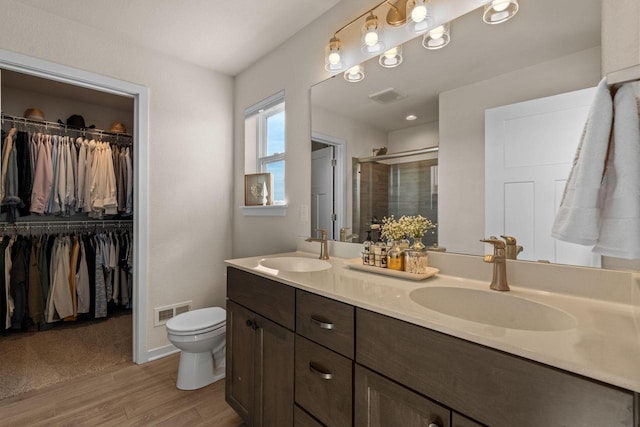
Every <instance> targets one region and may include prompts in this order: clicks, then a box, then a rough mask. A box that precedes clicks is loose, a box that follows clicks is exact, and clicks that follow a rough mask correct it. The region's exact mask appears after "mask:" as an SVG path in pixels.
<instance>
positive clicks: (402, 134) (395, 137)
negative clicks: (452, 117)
mask: <svg viewBox="0 0 640 427" xmlns="http://www.w3.org/2000/svg"><path fill="white" fill-rule="evenodd" d="M439 138H440V137H439V134H438V122H432V123H425V124H423V125H418V126H411V127H408V128H404V129H399V130H394V131H391V132H389V135H388V142H387V147H388V148H389V153H397V152H399V151H409V150H417V149H420V148H427V147H435V146H437V145H438V140H439Z"/></svg>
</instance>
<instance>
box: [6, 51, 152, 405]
mask: <svg viewBox="0 0 640 427" xmlns="http://www.w3.org/2000/svg"><path fill="white" fill-rule="evenodd" d="M147 96H148V95H147V89H146V88H144V87H141V86H138V85H133V84H130V83H127V82H121V81H117V80H113V79H110V78H107V77H104V76H100V75H94V74H91V73H87V72H84V71H81V70H75V69H72V68H68V67H64V66H60V65H58V64H53V63H48V62H46V61H41V60H37V59H34V58H29V57H25V56H22V55H17V54H13V53H10V52H5V51H0V107H1V110H2V134H3V135H2V141H1V143H0V159H1V160H2V162H0V168H1V169H0V170H1V171H2V172H4V174H2V173H0V196H1V197H2V200H0V202H2V205H1V206H0V236H2V240H0V255H1V257H0V258H3V260H4V261H5V262H4V265H0V273H2V274H3V275H4V278H5V281H4V282H5V286H4V289H0V290H2V291H4V292H5V294H4V298H0V307H1V309H0V315H2V316H0V317H2V318H0V324H1V325H0V326H1V327H0V342H2V344H1V345H0V353H5V356H7V355H8V356H9V357H18V358H20V361H21V364H22V365H21V366H22V371H20V370H17V372H15V371H14V372H13V374H14V376H15V378H14V382H13V385H12V384H11V377H10V376H7V375H5V374H4V373H2V377H3V382H5V383H7V382H9V387H12V386H14V390H9V391H8V393H9V395H12V394H17V393H20V392H23V391H28V390H30V389H33V388H39V387H40V386H43V385H47V384H49V383H52V382H59V381H61V380H65V379H70V378H72V377H74V376H76V375H78V374H82V370H83V369H84V370H85V372H93V371H95V370H100V369H105V368H108V366H112V365H113V364H116V363H121V362H124V361H134V362H136V363H143V362H146V361H147V360H148V355H147V353H146V348H145V347H146V321H145V310H144V307H146V300H145V299H146V280H141V279H143V278H146V271H145V265H146V262H141V261H142V260H145V261H146V235H147V232H146V225H143V224H146V208H147V207H146V204H144V199H143V198H142V197H140V194H145V193H146V186H147V182H146V179H145V178H144V176H145V175H146V161H147V157H146V144H147V138H146V137H147V132H146V127H147V116H148V112H147V105H148V104H147ZM43 116H44V117H43ZM83 122H84V123H83ZM12 130H13V131H12ZM8 137H9V139H8V140H7V138H8ZM9 141H10V142H9ZM47 143H48V144H50V146H51V150H49V151H48V150H47V149H46V148H42V147H43V145H44V146H46V144H47ZM14 144H15V145H14ZM38 144H40V145H38ZM85 144H86V146H84V145H85ZM83 146H84V147H83ZM38 147H40V150H41V152H39V151H38ZM53 147H55V149H54V148H53ZM83 148H85V149H83ZM89 152H90V153H91V155H92V157H91V158H87V157H86V156H87V155H88V153H89ZM42 153H48V155H49V157H47V154H44V158H45V159H46V161H47V162H49V163H47V162H45V161H43V160H42V159H41V158H40V154H42ZM83 156H85V157H83ZM39 158H40V162H38V159H39ZM15 165H17V166H18V167H17V168H16V167H15ZM3 166H4V167H3ZM32 166H33V167H32ZM16 169H17V170H16ZM25 169H29V170H28V171H26V172H25ZM140 169H143V170H142V171H141V170H140ZM43 170H44V171H47V172H46V173H45V178H42V173H43V172H42V171H43ZM16 172H17V173H16ZM105 174H106V175H105ZM36 175H37V176H36ZM82 178H86V179H84V182H83V179H82ZM37 179H39V180H40V181H37ZM49 181H51V191H50V192H49V193H48V194H49V197H48V198H46V200H44V199H45V196H43V195H42V191H41V189H40V187H42V183H43V182H44V183H47V185H48V182H49ZM85 182H87V183H89V182H91V188H88V189H87V191H86V192H84V193H83V192H82V191H81V190H82V189H84V188H87V187H86V186H84V183H85ZM35 187H38V190H37V191H35V192H34V188H35ZM45 187H46V185H45ZM100 191H104V192H103V193H100ZM34 196H35V197H34ZM87 199H88V200H87ZM141 225H142V226H141ZM141 244H142V245H141ZM7 248H9V250H7ZM141 249H142V251H141ZM0 264H3V263H1V262H0ZM21 266H22V267H24V268H21ZM23 273H24V274H23ZM35 277H38V278H39V279H40V280H39V283H38V284H36V285H32V286H31V291H32V292H29V289H30V287H29V284H30V281H34V278H35ZM0 282H2V281H1V280H0ZM45 282H48V283H47V286H46V287H43V286H42V284H43V283H45ZM0 288H3V286H0ZM34 288H36V289H40V291H39V293H38V292H34ZM38 296H39V297H38ZM69 296H71V298H69ZM30 340H31V341H30ZM65 350H66V352H67V354H68V355H69V356H72V357H62V358H57V357H56V355H55V352H56V351H61V352H62V353H60V354H64V351H65ZM83 352H86V353H83ZM34 355H35V358H34ZM30 358H33V361H30V360H31V359H30ZM3 360H6V359H4V358H3ZM52 360H56V363H53V364H52V363H49V362H51V361H52ZM43 361H45V362H47V363H44V364H43V363H42V362H43ZM29 363H33V364H34V366H33V371H35V372H36V373H37V375H36V376H34V378H35V377H40V381H41V382H42V381H44V383H43V384H38V380H34V379H33V378H30V377H29V375H25V371H26V370H28V368H29ZM46 365H49V367H52V368H53V372H52V373H47V372H44V371H43V369H44V368H45V367H46ZM5 380H9V381H5ZM3 393H4V394H5V396H3ZM6 393H7V390H0V398H3V397H8V396H6Z"/></svg>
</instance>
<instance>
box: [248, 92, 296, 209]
mask: <svg viewBox="0 0 640 427" xmlns="http://www.w3.org/2000/svg"><path fill="white" fill-rule="evenodd" d="M285 151H286V144H285V109H284V92H280V93H277V94H276V95H273V96H272V97H269V98H267V99H266V100H264V101H262V102H260V103H258V104H256V105H254V106H253V107H250V108H248V109H247V110H246V111H245V173H254V172H255V173H266V172H269V173H271V176H272V179H273V188H272V194H271V197H272V199H273V203H274V204H284V203H285V195H284V182H285V181H284V176H285V175H284V174H285ZM252 162H254V165H252V164H251V163H252Z"/></svg>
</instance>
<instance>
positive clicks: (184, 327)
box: [166, 307, 226, 335]
mask: <svg viewBox="0 0 640 427" xmlns="http://www.w3.org/2000/svg"><path fill="white" fill-rule="evenodd" d="M225 326H226V311H225V310H224V309H222V308H220V307H208V308H201V309H198V310H193V311H188V312H186V313H182V314H179V315H177V316H176V317H173V318H171V319H169V320H168V321H167V324H166V327H167V332H168V333H170V334H173V335H196V334H204V333H207V332H211V331H215V330H216V329H221V328H222V329H224V328H225Z"/></svg>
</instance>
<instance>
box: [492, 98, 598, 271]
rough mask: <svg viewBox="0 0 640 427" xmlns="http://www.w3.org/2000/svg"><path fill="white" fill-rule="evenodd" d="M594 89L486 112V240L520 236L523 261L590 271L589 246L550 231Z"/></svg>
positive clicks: (593, 260) (594, 258)
mask: <svg viewBox="0 0 640 427" xmlns="http://www.w3.org/2000/svg"><path fill="white" fill-rule="evenodd" d="M594 94H595V88H590V89H584V90H580V91H575V92H569V93H565V94H560V95H556V96H551V97H547V98H541V99H535V100H532V101H526V102H520V103H517V104H511V105H506V106H503V107H498V108H492V109H488V110H487V111H486V112H485V132H486V134H485V237H488V236H491V235H494V236H497V235H510V236H514V237H516V239H517V240H518V244H520V245H522V246H523V248H524V250H523V251H522V253H521V254H520V255H519V256H518V259H523V260H532V261H536V260H541V259H544V260H548V261H551V262H560V263H570V264H578V265H585V266H591V267H599V266H600V257H599V256H596V255H594V254H593V253H592V252H591V247H588V246H581V245H574V244H570V243H565V242H559V241H557V240H556V239H554V238H552V237H551V227H552V226H553V220H554V218H555V214H556V211H557V208H558V206H559V203H560V200H561V198H562V193H563V191H564V183H565V182H566V179H567V177H568V176H569V172H570V171H571V166H572V164H573V158H574V156H575V152H576V149H577V147H578V143H579V141H580V137H581V135H582V130H583V128H584V124H585V121H586V118H587V114H588V112H589V107H590V105H591V102H592V101H593V97H594Z"/></svg>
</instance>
